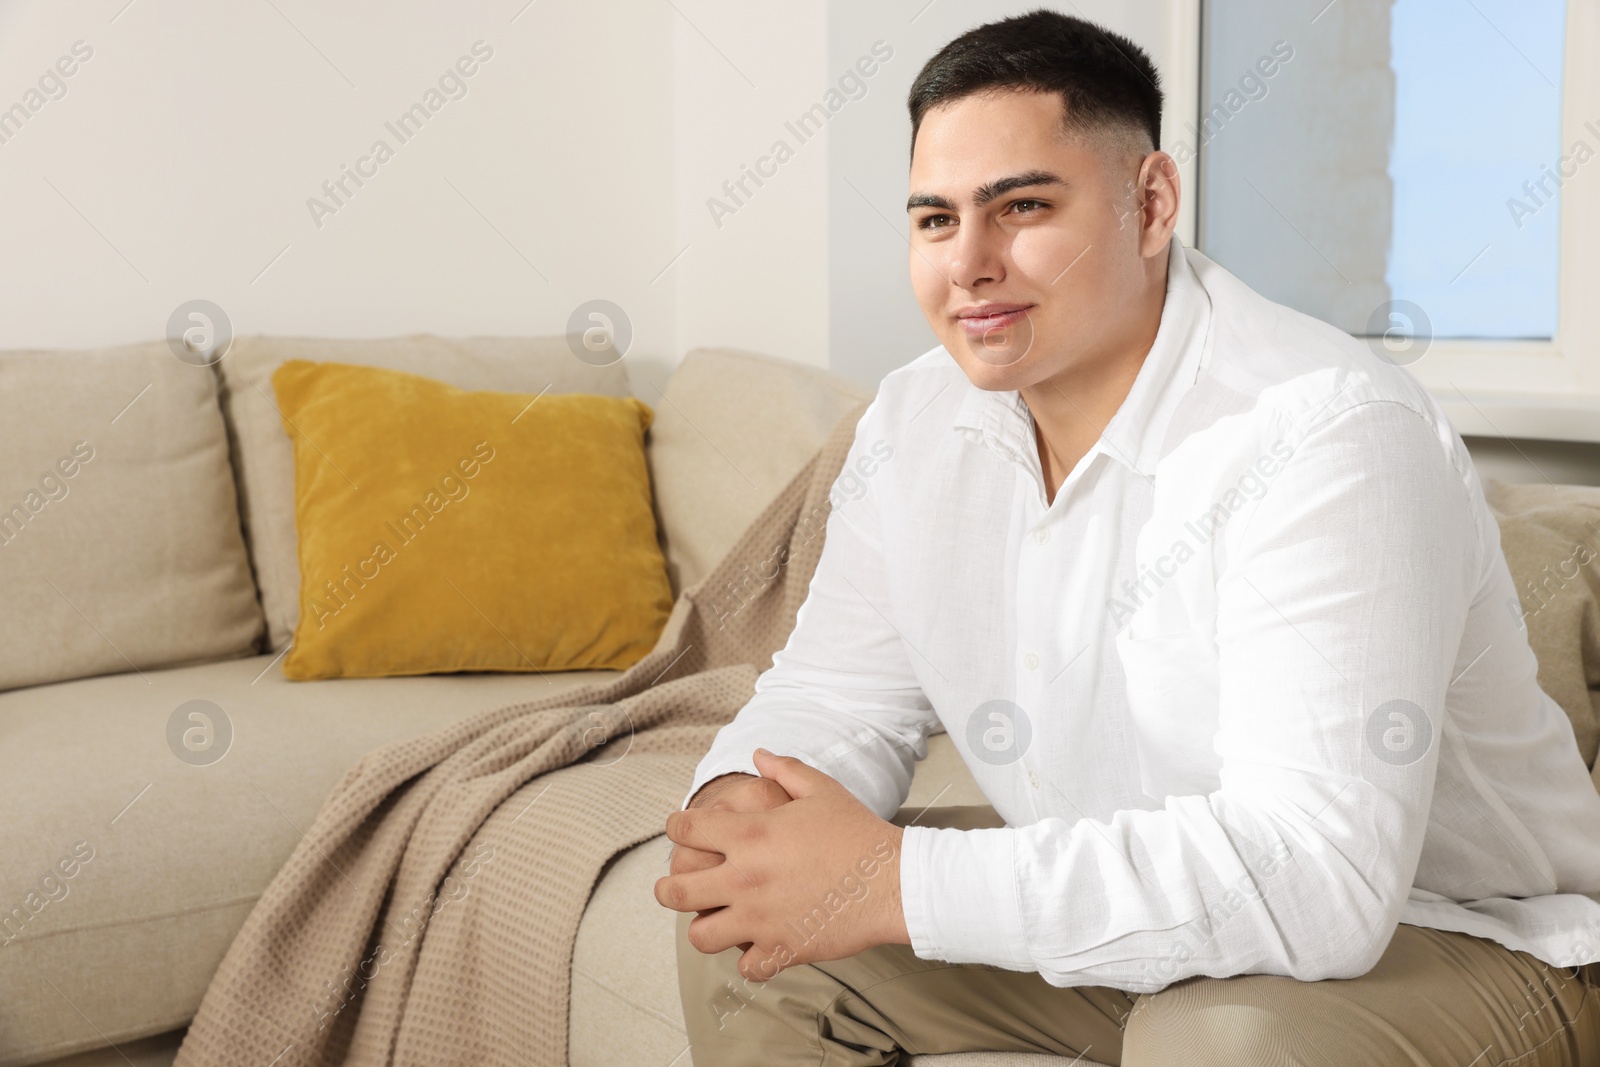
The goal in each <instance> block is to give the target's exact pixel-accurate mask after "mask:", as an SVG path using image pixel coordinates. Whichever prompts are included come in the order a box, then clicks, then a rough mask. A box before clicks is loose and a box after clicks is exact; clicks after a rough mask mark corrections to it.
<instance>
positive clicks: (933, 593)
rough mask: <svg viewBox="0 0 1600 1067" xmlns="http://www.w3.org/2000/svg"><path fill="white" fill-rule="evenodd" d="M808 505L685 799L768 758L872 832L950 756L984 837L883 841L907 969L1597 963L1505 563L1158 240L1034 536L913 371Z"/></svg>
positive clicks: (1580, 796)
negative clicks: (787, 619)
mask: <svg viewBox="0 0 1600 1067" xmlns="http://www.w3.org/2000/svg"><path fill="white" fill-rule="evenodd" d="M834 496H835V502H836V507H835V509H834V511H833V513H832V514H831V516H830V517H829V519H828V524H827V541H826V545H825V548H824V550H823V553H822V557H821V560H820V562H819V564H818V567H817V571H816V574H815V576H814V578H813V580H812V583H811V587H810V592H809V595H808V597H807V599H806V601H805V603H804V605H803V606H802V607H801V609H800V613H799V618H798V621H797V623H796V626H795V628H794V631H793V633H792V634H791V636H790V638H789V641H788V644H787V647H785V648H784V649H783V650H782V652H780V653H779V654H778V655H776V656H775V657H774V660H773V666H772V668H771V669H770V670H768V671H766V672H765V673H764V674H763V675H762V676H761V678H760V681H759V682H758V684H757V686H756V695H755V697H754V699H752V700H751V701H750V702H749V704H748V705H746V706H745V708H744V709H743V710H742V711H741V712H740V713H739V715H738V716H737V718H736V719H735V720H734V721H733V722H732V723H730V724H729V725H727V726H726V727H724V728H723V729H722V731H721V732H720V734H719V735H718V737H717V739H716V741H715V743H714V744H713V745H712V747H711V749H710V751H709V752H708V753H707V754H706V756H705V758H704V759H703V760H702V761H701V763H700V765H699V767H698V769H697V771H696V774H695V778H694V783H693V786H692V788H691V790H690V794H691V795H692V794H693V792H694V790H697V789H699V787H700V786H701V785H702V784H704V783H705V782H706V781H708V780H710V779H711V778H713V777H715V776H717V775H719V774H725V773H727V772H730V771H745V772H748V773H755V768H754V765H753V763H752V762H751V753H752V750H753V749H755V748H756V747H757V746H764V747H766V748H768V749H770V750H772V751H774V752H777V753H780V754H786V755H794V756H798V757H799V758H801V759H802V760H804V761H805V762H807V763H809V764H811V765H812V766H815V767H818V768H820V769H822V770H824V771H826V772H827V773H828V774H831V775H832V776H834V777H835V778H837V779H838V780H839V781H841V782H842V783H844V785H845V786H846V787H848V788H849V789H850V790H851V791H852V792H853V793H854V794H855V795H856V796H857V797H859V798H860V799H861V800H862V801H863V802H864V803H865V804H866V805H867V806H869V807H870V808H872V809H873V810H874V811H876V812H877V813H878V814H879V815H881V816H884V817H886V818H887V817H889V816H891V815H892V814H893V813H894V812H895V811H896V809H897V808H899V807H900V805H901V804H902V802H903V801H904V800H905V797H906V793H907V790H908V787H909V783H910V780H911V774H912V768H913V765H914V763H915V761H916V760H918V759H921V758H923V757H924V756H925V755H926V753H927V744H926V738H927V735H928V734H929V733H931V732H933V731H935V730H937V729H939V728H940V727H941V726H942V727H943V728H944V729H945V730H947V731H948V732H949V734H950V736H951V738H952V739H953V741H954V743H955V745H956V746H957V748H958V749H959V750H960V752H961V755H962V757H963V758H964V759H965V761H966V763H967V765H968V767H970V768H971V770H972V772H973V775H974V777H975V778H976V780H977V782H978V784H979V786H980V787H981V788H982V789H983V792H984V795H985V796H986V797H988V798H989V800H990V802H991V803H992V804H993V805H994V807H995V809H996V811H998V812H999V814H1000V815H1001V816H1002V817H1003V818H1004V819H1005V821H1006V824H1007V825H1006V826H1005V827H1004V828H1000V829H985V830H971V831H960V830H950V829H936V828H929V827H919V826H915V825H913V826H911V827H909V828H908V829H907V830H906V832H905V838H904V848H903V851H902V855H901V861H900V877H901V892H902V896H903V902H904V911H905V919H906V925H907V927H908V928H909V930H910V934H911V941H912V946H913V948H914V950H915V952H916V954H917V955H918V956H920V957H922V958H924V959H942V960H948V961H951V962H961V963H986V964H991V965H995V966H999V967H1004V968H1009V969H1014V970H1028V971H1037V972H1039V973H1040V974H1042V975H1043V976H1044V977H1045V979H1046V980H1048V981H1049V982H1051V983H1053V984H1055V985H1059V986H1070V985H1086V984H1100V985H1110V986H1116V987H1119V988H1123V989H1127V990H1132V991H1138V992H1149V991H1154V990H1158V989H1161V988H1163V987H1164V986H1166V985H1168V984H1170V983H1172V982H1174V981H1177V980H1179V979H1183V978H1187V977H1189V976H1192V975H1214V976H1226V975H1232V974H1243V973H1264V974H1282V975H1290V976H1293V977H1296V978H1300V979H1303V980H1314V979H1322V978H1338V977H1351V976H1355V975H1359V974H1362V973H1364V972H1365V971H1367V970H1368V969H1370V968H1371V966H1372V965H1373V964H1374V963H1375V962H1376V960H1377V958H1378V956H1379V955H1380V954H1381V953H1382V951H1383V949H1384V948H1385V947H1386V946H1387V944H1388V941H1389V939H1390V937H1391V936H1392V934H1393V932H1394V928H1395V925H1396V923H1398V922H1407V923H1412V924H1415V925H1418V926H1427V927H1433V928H1436V929H1444V930H1456V931H1463V932H1467V933H1471V934H1475V935H1478V936H1482V937H1487V938H1491V939H1493V940H1495V941H1498V942H1500V943H1501V944H1504V945H1506V946H1508V947H1510V948H1513V949H1519V950H1525V951H1527V952H1530V953H1532V954H1533V955H1535V956H1537V957H1539V958H1540V959H1542V960H1544V961H1545V962H1547V963H1550V964H1552V965H1556V966H1572V965H1576V964H1579V963H1585V962H1590V961H1595V960H1600V795H1597V794H1596V791H1595V788H1594V786H1593V784H1592V783H1591V781H1590V779H1589V775H1588V773H1587V771H1586V770H1585V768H1584V766H1583V762H1582V759H1581V757H1580V756H1579V754H1578V749H1577V745H1576V742H1575V740H1574V737H1573V732H1572V729H1571V726H1570V724H1569V722H1568V720H1567V718H1566V716H1565V715H1564V714H1563V713H1562V711H1561V709H1560V708H1559V707H1558V706H1557V705H1556V703H1555V702H1554V701H1553V700H1552V699H1551V698H1550V697H1549V696H1547V695H1546V694H1545V693H1544V692H1543V691H1542V690H1540V688H1539V686H1538V683H1537V681H1536V679H1535V666H1536V664H1535V660H1534V656H1533V653H1532V652H1531V651H1530V649H1529V647H1528V639H1527V634H1526V631H1525V629H1524V628H1523V626H1522V621H1521V617H1520V614H1519V612H1518V610H1517V608H1516V605H1517V593H1516V590H1515V588H1514V587H1513V584H1512V580H1511V576H1510V573H1509V571H1508V569H1507V567H1506V562H1505V558H1504V556H1503V555H1502V553H1501V551H1500V542H1499V528H1498V526H1497V524H1496V521H1495V519H1494V517H1493V515H1492V514H1491V513H1490V511H1489V509H1488V507H1487V506H1486V505H1485V503H1484V498H1483V493H1482V491H1481V487H1480V484H1479V481H1478V477H1477V474H1476V472H1475V470H1474V468H1473V465H1472V462H1471V460H1470V458H1469V457H1468V454H1467V451H1466V448H1465V447H1464V446H1463V444H1462V442H1461V439H1460V437H1459V436H1457V434H1456V433H1455V431H1454V430H1453V429H1452V428H1451V427H1450V424H1449V423H1448V421H1447V420H1446V418H1445V416H1444V414H1443V412H1442V411H1441V410H1440V408H1439V406H1438V405H1437V404H1436V403H1435V402H1434V401H1433V399H1432V398H1431V397H1430V396H1429V394H1428V393H1427V392H1426V390H1424V389H1423V388H1422V387H1421V386H1420V385H1418V384H1417V382H1416V381H1415V380H1414V379H1413V378H1412V377H1411V376H1410V375H1409V373H1407V372H1406V371H1405V370H1403V369H1402V368H1399V367H1395V366H1392V365H1390V364H1388V363H1386V362H1384V361H1383V360H1381V359H1379V358H1378V357H1376V356H1375V355H1373V353H1372V352H1371V351H1370V350H1369V349H1368V348H1367V347H1366V346H1365V345H1364V344H1362V343H1361V342H1358V341H1355V340H1352V339H1351V338H1350V337H1348V336H1347V335H1345V334H1343V333H1341V332H1339V331H1338V330H1336V329H1334V328H1333V327H1331V326H1328V325H1326V324H1324V323H1321V322H1318V321H1316V320H1314V319H1311V318H1309V317H1307V316H1305V315H1301V314H1299V313H1297V312H1295V311H1292V310H1290V309H1288V308H1285V307H1282V306H1279V305H1277V304H1273V303H1271V302H1269V301H1267V300H1266V299H1264V298H1262V297H1261V296H1260V295H1258V294H1256V293H1255V292H1253V291H1252V290H1250V289H1249V288H1247V287H1246V286H1245V285H1243V284H1242V283H1241V282H1240V281H1239V280H1238V279H1236V278H1234V277H1233V276H1232V275H1231V274H1229V273H1228V272H1226V271H1224V270H1223V269H1221V268H1220V267H1218V266H1217V265H1216V264H1214V263H1212V262H1211V261H1210V260H1208V259H1206V258H1205V257H1204V256H1201V255H1199V254H1198V253H1196V252H1193V251H1186V250H1184V249H1183V247H1182V246H1181V245H1180V244H1179V243H1178V242H1177V241H1174V242H1173V246H1172V250H1171V253H1170V255H1169V269H1168V287H1167V297H1166V304H1165V307H1164V309H1163V312H1162V319H1161V326H1160V329H1159V332H1158V334H1157V337H1156V340H1155V344H1154V346H1153V347H1152V349H1151V351H1150V353H1149V355H1148V356H1147V357H1146V359H1145V362H1144V364H1143V366H1142V368H1141V369H1140V371H1139V374H1138V377H1137V379H1136V380H1135V382H1134V385H1133V387H1132V390H1131V391H1130V392H1129V394H1128V396H1127V398H1126V400H1125V401H1124V402H1123V404H1122V406H1121V408H1120V409H1119V410H1118V411H1117V413H1116V415H1115V417H1114V418H1113V419H1112V420H1111V422H1110V424H1109V425H1108V426H1107V427H1106V428H1105V431H1104V433H1103V434H1102V435H1101V437H1100V439H1099V441H1098V442H1097V443H1096V444H1095V445H1094V447H1093V448H1091V449H1090V451H1089V452H1088V454H1086V455H1085V456H1084V457H1083V458H1082V459H1081V460H1080V461H1079V462H1078V464H1077V465H1076V466H1075V467H1074V468H1073V469H1072V471H1071V472H1070V473H1069V474H1068V476H1067V478H1066V480H1065V481H1064V482H1063V483H1062V485H1061V487H1060V489H1059V491H1058V492H1057V494H1056V496H1055V499H1054V500H1053V501H1052V502H1050V503H1048V504H1047V503H1046V499H1045V486H1044V481H1043V477H1042V473H1041V470H1040V466H1039V458H1038V450H1037V447H1036V445H1035V442H1034V432H1033V422H1032V417H1031V415H1030V414H1029V411H1028V409H1027V407H1026V405H1025V404H1023V403H1022V401H1021V400H1020V398H1019V397H1018V395H1017V394H1016V393H1015V392H984V391H982V390H979V389H977V388H975V387H974V386H972V385H971V384H970V383H969V382H968V381H967V379H966V377H965V375H964V374H963V373H962V371H961V370H960V368H959V367H958V366H957V364H956V363H955V362H954V360H952V359H951V357H950V355H949V353H948V352H946V351H945V350H944V349H943V348H942V347H941V348H936V349H934V350H933V351H931V352H928V353H927V354H925V355H923V356H922V357H921V358H919V359H917V360H916V361H915V362H913V363H911V364H909V365H907V366H905V367H902V368H900V369H899V370H897V371H895V372H894V373H892V374H890V375H889V376H888V377H887V378H885V379H884V381H883V383H882V385H881V387H880V389H879V391H878V395H877V397H876V399H875V400H874V401H873V403H872V404H871V406H870V407H869V408H868V410H867V412H866V414H865V415H864V416H863V417H862V419H861V422H860V423H859V425H858V427H857V430H856V437H855V444H854V446H853V448H852V451H851V454H850V457H849V459H848V460H847V462H846V465H845V468H844V470H843V471H842V472H841V475H840V478H839V481H838V482H837V483H836V486H835V493H834ZM713 592H714V591H713ZM727 624H728V625H737V624H738V622H737V616H734V617H733V618H731V619H729V620H728V623H727Z"/></svg>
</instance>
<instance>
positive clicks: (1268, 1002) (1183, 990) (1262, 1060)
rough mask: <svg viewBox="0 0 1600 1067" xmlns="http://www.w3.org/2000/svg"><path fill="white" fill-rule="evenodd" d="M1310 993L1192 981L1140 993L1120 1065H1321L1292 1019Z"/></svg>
mask: <svg viewBox="0 0 1600 1067" xmlns="http://www.w3.org/2000/svg"><path fill="white" fill-rule="evenodd" d="M1307 992H1308V989H1307V987H1306V983H1302V982H1296V981H1295V980H1294V979H1289V978H1276V977H1270V976H1241V977H1238V978H1228V979H1216V978H1191V979H1189V980H1187V981H1183V982H1179V983H1177V984H1176V985H1172V986H1168V987H1167V988H1166V989H1164V990H1162V991H1161V992H1159V993H1150V994H1146V995H1145V996H1141V997H1140V998H1139V999H1138V1001H1137V1002H1136V1003H1135V1004H1134V1006H1133V1011H1132V1012H1131V1013H1130V1014H1129V1015H1128V1019H1127V1028H1126V1031H1125V1035H1124V1039H1123V1052H1122V1064H1123V1067H1167V1065H1170V1064H1176V1063H1181V1064H1185V1065H1193V1067H1256V1065H1257V1064H1281V1063H1302V1062H1303V1063H1318V1062H1322V1060H1323V1057H1324V1056H1325V1055H1326V1050H1322V1049H1316V1048H1312V1047H1311V1046H1310V1045H1309V1043H1308V1042H1307V1040H1306V1038H1305V1036H1304V1034H1303V1033H1302V1031H1301V1028H1300V1026H1299V1024H1297V1023H1296V1021H1295V1020H1294V1018H1293V1017H1292V1016H1293V1014H1294V1012H1295V1011H1296V1010H1297V1006H1300V1005H1301V1003H1302V1000H1303V996H1304V994H1305V993H1307Z"/></svg>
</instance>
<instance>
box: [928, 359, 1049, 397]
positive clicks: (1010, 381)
mask: <svg viewBox="0 0 1600 1067" xmlns="http://www.w3.org/2000/svg"><path fill="white" fill-rule="evenodd" d="M946 351H948V352H950V355H951V356H952V357H953V358H954V359H955V361H956V365H957V366H959V367H960V368H961V370H962V373H964V374H966V376H967V381H969V382H971V383H972V384H973V386H974V387H975V388H978V389H983V390H985V391H987V392H991V393H1001V392H1009V391H1012V390H1017V389H1022V388H1025V387H1026V386H1029V385H1032V384H1033V382H1034V379H1035V378H1037V377H1038V371H1039V369H1038V366H1037V364H1036V362H1035V361H1034V360H1032V359H1029V358H1028V357H1027V355H1026V354H1024V355H1023V356H1022V357H1021V358H1018V359H1016V360H1014V361H1013V362H1010V363H991V362H988V360H986V359H980V358H979V357H978V356H976V355H974V354H972V353H971V352H968V351H959V350H954V349H950V348H946ZM985 355H993V353H985Z"/></svg>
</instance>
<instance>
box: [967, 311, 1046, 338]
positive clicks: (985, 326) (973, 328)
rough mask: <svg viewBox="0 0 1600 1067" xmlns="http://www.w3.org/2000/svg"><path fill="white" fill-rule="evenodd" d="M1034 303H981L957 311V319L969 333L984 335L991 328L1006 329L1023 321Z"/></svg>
mask: <svg viewBox="0 0 1600 1067" xmlns="http://www.w3.org/2000/svg"><path fill="white" fill-rule="evenodd" d="M1033 306H1034V305H1032V304H999V303H996V304H979V305H976V306H974V307H969V308H963V309H961V310H960V311H958V312H956V321H957V322H959V323H960V324H961V328H962V329H963V330H965V331H967V333H969V334H973V335H976V336H982V335H983V334H986V333H988V332H989V331H990V330H1004V329H1006V328H1007V327H1010V326H1013V325H1015V324H1016V323H1018V322H1021V321H1022V320H1023V319H1024V318H1025V317H1026V316H1027V314H1028V310H1029V309H1030V308H1032V307H1033Z"/></svg>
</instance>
